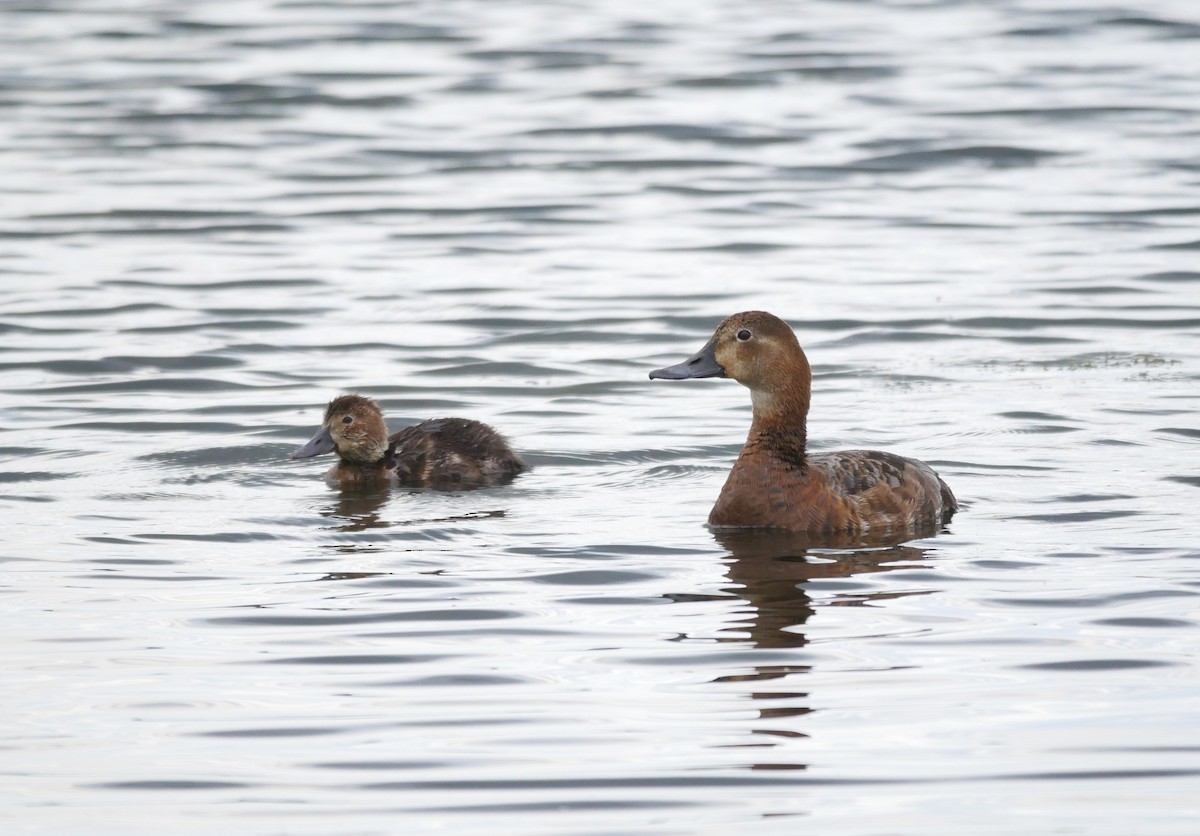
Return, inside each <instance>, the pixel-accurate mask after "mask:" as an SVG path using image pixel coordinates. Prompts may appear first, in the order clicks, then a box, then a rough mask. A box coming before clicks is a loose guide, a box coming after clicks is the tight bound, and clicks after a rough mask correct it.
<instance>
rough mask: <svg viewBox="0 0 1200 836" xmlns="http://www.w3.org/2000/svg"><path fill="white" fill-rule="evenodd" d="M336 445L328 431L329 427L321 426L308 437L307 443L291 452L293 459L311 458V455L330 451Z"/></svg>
mask: <svg viewBox="0 0 1200 836" xmlns="http://www.w3.org/2000/svg"><path fill="white" fill-rule="evenodd" d="M335 447H337V445H336V444H334V443H333V436H332V435H330V433H329V427H321V429H320V430H319V431H318V432H317V434H316V435H314V436H313V437H312V438H311V439H309V441H308V444H305V445H304V446H303V447H301V448H300V449H299V450H297V451H296V452H295V453H292V458H293V459H311V458H312V457H313V456H319V455H321V454H322V453H330V452H332V451H333V450H334V448H335Z"/></svg>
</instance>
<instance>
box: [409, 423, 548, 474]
mask: <svg viewBox="0 0 1200 836" xmlns="http://www.w3.org/2000/svg"><path fill="white" fill-rule="evenodd" d="M388 441H389V442H390V444H389V445H388V451H387V456H388V458H389V459H390V461H392V462H394V465H393V466H394V468H395V474H396V478H397V479H398V480H399V482H400V483H401V484H405V485H427V486H429V487H436V488H456V487H466V486H475V485H494V484H497V483H499V482H503V481H505V480H508V479H511V478H513V477H514V476H516V475H517V474H518V473H521V472H522V471H524V470H525V469H526V465H525V462H524V461H522V460H521V458H520V457H519V456H518V455H517V454H516V453H514V452H513V451H512V450H511V449H510V448H509V446H508V443H507V442H506V441H505V440H504V438H503V437H502V436H501V435H500V434H499V433H497V432H496V431H495V430H493V429H492V428H491V427H489V426H488V425H487V424H484V423H481V422H479V421H472V420H471V419H469V418H435V419H431V420H429V421H422V422H421V423H419V424H415V425H413V426H411V427H406V428H404V429H402V430H400V432H398V433H394V434H393V435H392V436H390V437H389V438H388Z"/></svg>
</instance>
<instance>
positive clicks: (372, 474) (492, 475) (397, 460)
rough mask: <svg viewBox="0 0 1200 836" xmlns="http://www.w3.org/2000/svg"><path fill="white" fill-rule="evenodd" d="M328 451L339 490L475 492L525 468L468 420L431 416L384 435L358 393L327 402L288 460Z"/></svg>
mask: <svg viewBox="0 0 1200 836" xmlns="http://www.w3.org/2000/svg"><path fill="white" fill-rule="evenodd" d="M331 451H333V452H336V453H337V456H338V461H337V463H336V464H335V465H334V466H333V467H332V468H330V469H329V472H328V473H326V474H325V476H326V479H328V480H329V481H330V482H332V483H336V484H338V485H340V486H342V487H352V486H367V487H370V486H375V485H395V486H410V487H428V488H436V489H440V490H454V489H459V488H476V487H482V486H485V485H498V484H502V483H504V482H507V481H509V480H511V479H512V478H513V477H515V476H516V475H518V474H520V473H523V472H524V471H526V470H528V469H529V466H528V465H527V464H525V462H524V460H523V459H522V458H521V457H520V456H518V455H517V454H516V453H515V452H513V450H512V448H511V447H509V445H508V442H507V441H506V440H505V439H504V436H502V435H500V433H498V432H496V431H495V430H494V429H492V428H491V427H489V426H488V425H487V424H484V423H481V422H479V421H473V420H470V419H468V418H435V419H431V420H428V421H422V422H421V423H419V424H415V425H413V426H411V427H406V428H404V429H402V430H400V431H399V432H396V433H393V434H392V435H390V436H389V435H388V434H387V424H386V423H385V422H384V420H383V413H382V412H381V411H380V409H379V406H378V405H377V404H376V403H375V402H374V401H372V400H371V399H369V398H365V397H363V396H362V395H340V396H338V397H336V398H334V399H333V400H332V401H330V403H329V406H328V408H327V409H326V410H325V417H324V420H323V422H322V424H321V429H320V430H318V431H317V434H316V435H315V436H313V438H312V440H311V441H309V442H308V444H306V445H304V446H303V447H301V448H300V449H299V450H297V451H296V452H295V453H293V454H292V457H293V458H309V457H311V456H316V455H320V454H321V453H325V452H331Z"/></svg>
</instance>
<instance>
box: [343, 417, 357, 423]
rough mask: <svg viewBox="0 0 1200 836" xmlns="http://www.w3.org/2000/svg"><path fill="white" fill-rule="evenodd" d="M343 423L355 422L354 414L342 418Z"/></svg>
mask: <svg viewBox="0 0 1200 836" xmlns="http://www.w3.org/2000/svg"><path fill="white" fill-rule="evenodd" d="M342 423H343V424H353V423H354V416H353V415H347V416H346V417H345V418H343V419H342Z"/></svg>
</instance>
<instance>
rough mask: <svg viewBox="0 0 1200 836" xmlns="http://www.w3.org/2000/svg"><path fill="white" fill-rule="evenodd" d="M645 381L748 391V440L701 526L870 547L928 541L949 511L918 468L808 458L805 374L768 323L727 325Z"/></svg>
mask: <svg viewBox="0 0 1200 836" xmlns="http://www.w3.org/2000/svg"><path fill="white" fill-rule="evenodd" d="M650 376H651V377H652V378H663V379H669V380H679V379H685V378H693V377H730V378H733V379H734V380H737V381H738V382H739V383H742V384H743V385H745V386H747V387H749V389H750V391H751V396H752V401H753V404H754V417H753V420H752V422H751V426H750V434H749V436H748V437H747V439H746V444H745V446H744V447H743V448H742V452H741V454H740V455H739V456H738V459H737V462H736V463H735V464H734V466H733V469H732V470H731V471H730V473H729V477H728V479H727V480H726V482H725V486H724V488H722V490H721V495H720V496H719V497H718V498H717V502H716V505H714V506H713V509H712V512H711V513H710V514H709V518H708V521H709V523H710V524H711V525H714V526H721V527H754V528H779V529H786V530H789V531H796V532H804V533H807V534H809V535H813V536H815V537H818V538H820V539H821V541H822V542H828V543H830V544H834V543H837V544H844V542H845V540H844V537H843V536H842V535H847V534H850V535H862V536H867V535H869V536H870V537H871V539H872V540H874V541H876V542H878V541H880V538H884V539H886V538H887V537H888V536H892V535H894V537H895V538H896V539H897V540H899V539H903V538H904V537H907V536H924V535H927V534H932V533H934V532H935V531H936V530H937V529H938V528H939V527H940V526H941V525H942V524H944V523H945V522H947V521H948V520H949V519H950V517H951V515H952V514H953V513H954V512H955V511H956V510H957V508H958V503H957V501H956V500H955V498H954V494H953V493H951V491H950V488H949V487H948V486H947V485H946V483H945V482H943V481H942V479H941V477H939V476H938V475H937V473H935V472H934V471H933V469H932V468H931V467H929V465H927V464H925V463H924V462H920V461H917V460H915V459H906V458H904V457H903V456H897V455H895V454H894V453H883V452H878V451H875V450H847V451H842V452H834V453H818V454H813V455H810V454H808V452H807V451H806V446H807V430H806V421H807V416H808V405H809V398H810V392H811V385H812V372H811V371H810V368H809V365H808V359H807V358H806V357H805V356H804V351H803V350H802V349H801V348H800V344H799V342H797V340H796V336H795V334H794V333H793V332H792V329H791V328H790V327H789V326H788V325H787V323H785V322H783V321H782V320H781V319H779V318H777V317H775V316H772V315H771V314H768V313H764V312H761V311H750V312H747V313H742V314H735V315H734V316H731V317H729V318H728V319H726V320H725V321H724V322H722V323H721V324H720V325H719V326H718V327H717V330H716V333H715V334H714V335H713V337H712V339H711V340H709V342H708V344H707V345H705V347H704V348H703V349H701V350H700V351H699V352H698V353H697V354H695V355H694V356H693V357H691V358H689V359H688V360H686V361H684V362H683V363H680V364H678V365H675V366H669V367H667V368H664V369H658V370H656V371H654V372H651V375H650Z"/></svg>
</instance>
